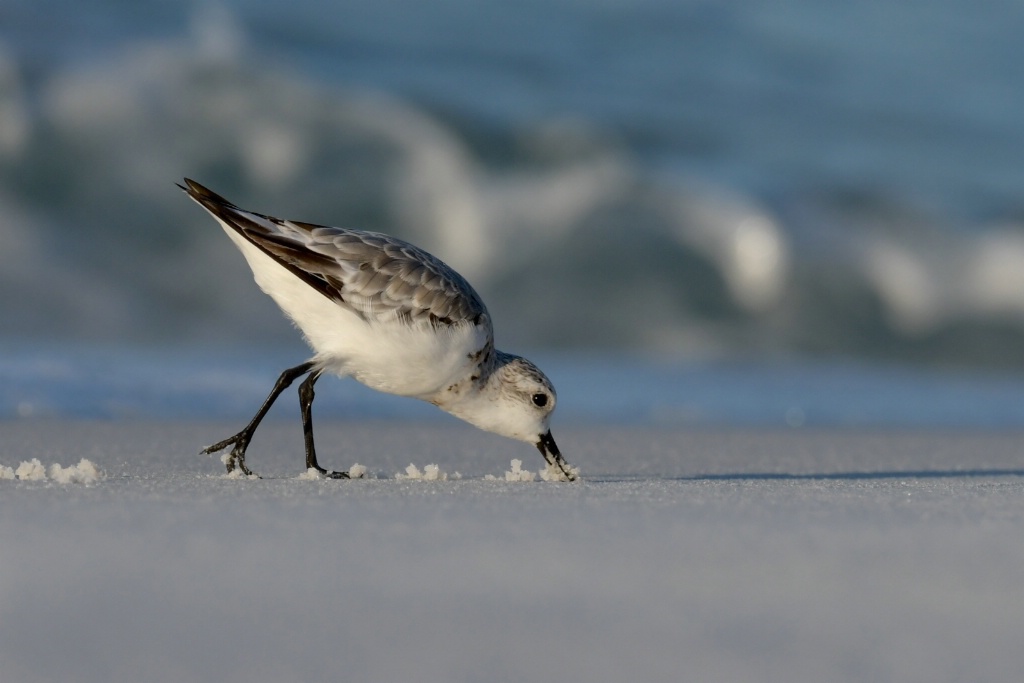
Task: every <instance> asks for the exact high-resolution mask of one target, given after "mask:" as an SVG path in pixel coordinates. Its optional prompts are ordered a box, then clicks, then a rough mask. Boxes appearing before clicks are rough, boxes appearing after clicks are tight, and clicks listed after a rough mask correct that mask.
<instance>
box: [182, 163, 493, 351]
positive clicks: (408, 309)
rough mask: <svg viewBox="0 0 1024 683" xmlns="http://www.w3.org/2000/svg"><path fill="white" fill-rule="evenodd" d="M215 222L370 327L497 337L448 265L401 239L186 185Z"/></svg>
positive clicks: (477, 301) (483, 310) (473, 295)
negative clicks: (472, 331)
mask: <svg viewBox="0 0 1024 683" xmlns="http://www.w3.org/2000/svg"><path fill="white" fill-rule="evenodd" d="M185 182H186V184H187V185H188V187H185V188H183V189H184V190H185V191H186V192H188V193H189V195H190V196H192V198H193V199H195V200H196V201H197V202H199V203H200V204H201V205H202V206H203V207H204V208H206V209H207V210H208V211H210V212H211V213H212V214H213V215H214V216H216V217H217V218H219V219H221V220H222V221H224V222H225V223H227V224H228V225H229V226H230V227H231V228H233V229H234V230H235V231H236V232H238V233H239V234H240V235H242V236H243V237H244V238H245V239H247V240H248V241H249V242H251V243H252V244H254V245H255V246H256V247H258V248H259V249H260V250H261V251H263V252H264V253H265V254H267V255H268V256H270V257H271V258H273V259H274V260H276V261H277V262H278V263H280V264H281V265H282V266H284V267H285V268H287V269H288V270H289V271H291V272H292V273H294V274H295V275H296V276H297V277H299V278H300V279H302V280H303V281H305V282H306V283H307V284H309V285H310V286H312V287H313V288H314V289H316V290H317V291H319V292H320V293H321V294H323V295H324V296H326V297H328V298H329V299H331V300H333V301H335V302H337V303H338V304H339V305H341V306H344V307H346V308H348V309H350V310H352V311H354V312H355V313H357V314H359V315H360V316H362V317H363V318H364V319H366V320H373V321H388V320H396V319H397V320H402V321H405V322H407V323H411V324H421V323H422V324H431V325H434V326H441V325H455V324H458V323H461V322H470V323H472V324H474V325H484V326H486V328H487V330H488V336H489V335H490V331H491V323H490V316H489V315H488V313H487V308H486V307H485V306H484V303H483V301H482V300H481V299H480V296H479V295H478V294H477V293H476V291H475V290H474V289H473V287H471V286H470V284H469V283H468V282H467V281H466V279H465V278H463V277H462V276H461V275H459V274H458V273H457V272H455V271H454V270H453V269H452V268H450V267H449V266H448V265H447V264H445V263H444V262H443V261H441V260H440V259H438V258H437V257H435V256H433V255H432V254H429V253H427V252H426V251H423V250H422V249H420V248H419V247H416V246H414V245H412V244H409V243H408V242H405V241H403V240H400V239H398V238H396V237H391V236H389V235H383V234H380V233H374V232H364V231H360V230H347V229H345V228H332V227H328V226H324V225H314V224H310V223H302V222H299V221H287V220H281V219H278V218H273V217H271V216H264V215H262V214H257V213H252V212H249V211H244V210H242V209H240V208H238V207H237V206H235V205H234V204H232V203H230V202H229V201H227V200H226V199H224V198H223V197H221V196H219V195H217V194H215V193H213V192H211V191H210V190H207V189H206V188H205V187H203V186H202V185H199V184H198V183H195V182H194V181H191V180H187V179H186V181H185Z"/></svg>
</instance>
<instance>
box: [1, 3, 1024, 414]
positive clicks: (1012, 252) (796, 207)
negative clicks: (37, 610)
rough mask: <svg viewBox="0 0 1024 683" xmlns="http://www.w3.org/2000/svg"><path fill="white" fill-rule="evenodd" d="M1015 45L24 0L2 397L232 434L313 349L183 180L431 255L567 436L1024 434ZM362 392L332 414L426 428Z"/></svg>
mask: <svg viewBox="0 0 1024 683" xmlns="http://www.w3.org/2000/svg"><path fill="white" fill-rule="evenodd" d="M1022 34H1024V5H1021V4H1020V3H1016V2H1009V1H1003V2H988V3H984V4H983V5H979V4H978V3H973V2H968V1H967V0H937V1H935V2H929V3H924V4H920V3H896V4H893V3H887V2H879V1H874V0H872V1H868V2H857V3H848V2H838V1H830V2H810V1H809V0H803V1H790V2H784V3H759V2H753V1H751V0H733V1H730V2H714V3H708V2H696V1H693V2H672V1H669V0H646V1H640V2H631V3H619V2H613V1H612V2H579V1H577V0H547V1H545V2H526V3H515V4H514V5H513V4H508V5H503V4H500V3H478V2H469V1H468V0H450V1H448V2H444V3H424V2H417V1H413V0H398V1H397V2H390V3H380V2H368V1H365V0H354V1H352V2H346V3H339V4H335V5H330V4H327V5H325V4H324V3H321V2H313V1H312V0H296V1H294V2H289V3H281V2H267V1H265V0H248V1H246V0H233V1H232V0H228V1H225V2H219V3H205V2H194V3H171V2H162V1H156V0H149V1H143V2H136V3H133V4H132V5H131V7H130V8H126V6H125V5H123V4H122V3H116V2H99V3H77V2H71V1H70V0H32V1H31V2H30V1H28V0H10V1H8V2H5V3H4V5H3V7H2V8H0V351H2V352H3V356H2V357H0V364H2V367H3V368H4V370H3V373H4V375H3V377H2V378H0V379H3V381H4V386H3V388H2V389H0V396H2V403H0V416H15V415H36V416H38V415H57V416H80V417H87V416H94V417H116V416H122V415H124V416H130V415H139V416H161V415H164V416H201V415H210V416H222V417H228V416H232V417H237V416H239V415H242V414H243V413H246V412H249V411H250V410H251V408H250V406H251V405H252V404H253V403H254V402H258V401H259V400H260V399H261V397H262V395H263V394H264V393H265V391H266V388H267V383H268V382H269V381H271V380H272V378H273V377H274V376H275V375H276V373H277V372H278V371H279V370H280V368H281V367H283V366H285V365H287V364H288V363H289V362H294V361H295V359H297V358H301V357H303V354H304V351H303V350H302V349H301V346H299V345H298V342H297V341H296V340H295V334H294V331H293V330H292V329H291V328H290V327H289V325H288V324H287V323H285V322H284V321H283V320H282V319H281V317H280V315H279V313H278V312H277V311H276V309H275V308H274V306H273V304H272V303H270V302H269V301H268V300H267V299H266V297H264V296H263V295H262V294H261V293H260V292H259V291H258V290H257V288H256V287H255V286H254V285H253V283H252V281H251V277H250V274H249V273H248V271H247V269H246V267H245V265H244V263H243V262H242V259H241V258H240V257H239V256H238V254H237V253H236V252H235V250H234V248H233V247H232V245H231V244H230V243H229V242H228V241H227V240H226V239H225V238H224V235H223V234H222V233H221V232H220V231H219V230H218V229H217V227H216V226H215V225H214V224H213V223H212V221H210V220H209V218H208V217H207V216H205V215H203V214H202V212H200V211H199V210H198V209H197V208H196V207H195V206H194V205H192V204H191V203H190V202H188V201H186V199H185V198H184V197H183V196H182V195H181V193H180V192H179V191H178V190H177V188H175V187H174V182H176V181H178V180H179V179H180V178H181V177H183V176H189V177H194V178H196V179H198V180H200V181H202V182H204V183H206V184H208V185H210V186H211V187H213V188H214V189H215V190H217V191H218V192H221V193H222V194H225V195H227V196H228V197H229V198H231V199H232V200H234V201H235V202H237V203H238V204H240V205H243V206H246V207H249V208H252V209H255V210H259V211H263V212H267V213H273V214H278V215H283V216H286V217H292V218H298V219H304V220H309V221H315V222H323V223H329V224H339V225H346V226H355V227H365V228H368V229H375V230H382V231H385V232H389V233H393V234H397V235H400V236H402V237H405V238H407V239H410V240H412V241H414V242H416V243H417V244H420V245H421V246H424V247H425V248H427V249H429V250H431V251H432V252H434V253H436V254H438V255H439V256H441V257H442V258H443V259H444V260H446V261H447V262H449V263H450V264H451V265H453V266H454V267H456V268H457V269H458V270H460V271H461V272H463V273H464V274H465V275H466V276H467V277H468V278H469V280H470V281H471V282H473V284H474V285H475V286H476V287H477V289H478V290H479V291H480V293H481V294H482V295H483V297H484V299H485V300H486V301H487V303H488V306H489V307H490V309H491V313H492V314H493V317H494V319H495V320H496V331H497V336H498V342H499V346H501V347H505V348H509V349H513V350H514V349H524V348H525V349H530V348H532V349H538V350H539V351H538V353H537V354H534V355H539V356H540V357H544V356H546V357H547V358H548V359H549V361H548V366H547V367H548V368H549V371H550V372H549V374H551V375H552V376H553V377H555V378H556V380H557V381H558V384H559V387H560V390H561V392H562V394H563V396H562V401H561V405H560V415H563V416H564V419H578V420H582V421H586V420H594V419H600V420H604V419H615V420H620V419H621V420H626V421H633V422H636V423H643V424H658V423H661V422H669V423H693V424H716V423H723V422H724V423H741V424H779V425H798V426H799V425H814V424H854V425H857V424H875V425H881V424H904V423H907V424H931V425H939V424H955V425H967V426H970V425H976V426H1014V425H1017V424H1019V422H1020V416H1019V414H1018V412H1019V411H1018V410H1017V408H1016V406H1017V405H1019V404H1020V401H1019V398H1020V391H1019V387H1018V386H1017V383H1018V382H1019V381H1020V380H1024V374H1021V370H1022V369H1024V352H1022V349H1024V210H1022V209H1024V201H1022V197H1024V193H1022V190H1021V188H1022V187H1024V164H1022V163H1021V159H1024V126H1022V125H1021V123H1020V112H1021V111H1024V80H1022V79H1021V78H1020V76H1019V71H1020V65H1021V64H1022V63H1024V42H1022V41H1021V40H1020V36H1021V35H1022ZM277 348H286V349H289V351H288V352H287V353H285V352H281V353H278V352H276V351H267V349H277ZM580 359H583V360H580ZM637 359H656V360H637ZM169 368H171V369H173V372H168V369H169ZM607 387H614V391H608V390H607ZM359 391H360V390H359V389H358V387H355V385H353V384H352V383H348V384H342V385H339V386H338V390H337V393H336V394H334V398H329V397H328V396H326V395H325V396H324V397H323V398H321V399H318V401H321V400H322V401H324V405H325V407H326V408H327V409H328V410H332V411H334V409H337V411H336V412H338V413H342V414H354V415H360V414H364V413H365V414H366V415H377V416H385V417H386V416H389V415H401V416H403V417H421V416H422V417H423V418H424V419H433V417H432V416H433V414H434V413H433V411H431V410H430V409H429V407H427V406H423V407H422V410H423V411H424V412H416V411H418V410H420V409H421V408H416V407H406V403H408V402H402V401H398V402H395V401H392V400H391V399H388V398H386V397H375V396H374V397H369V396H367V395H365V394H360V393H358V392H359ZM353 392H356V393H353ZM331 401H335V403H334V404H331V403H330V402H331ZM410 405H414V404H410ZM360 411H364V412H363V413H360ZM409 411H413V412H409Z"/></svg>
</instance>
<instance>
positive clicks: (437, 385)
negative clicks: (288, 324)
mask: <svg viewBox="0 0 1024 683" xmlns="http://www.w3.org/2000/svg"><path fill="white" fill-rule="evenodd" d="M225 232H227V233H228V236H229V237H231V239H232V241H234V243H235V245H236V246H237V247H238V248H239V249H240V250H241V252H242V254H243V255H244V256H245V259H246V261H248V263H249V267H250V268H251V269H252V272H253V276H254V278H255V280H256V283H257V284H258V285H259V286H260V288H261V289H262V290H263V291H264V292H266V293H267V295H269V296H270V297H271V298H272V299H273V300H274V301H275V302H276V303H277V305H278V306H280V307H281V310H283V311H284V312H285V314H287V315H288V317H289V318H291V319H292V321H293V322H294V323H295V325H296V326H298V328H299V329H300V330H301V331H302V334H303V336H304V337H305V338H306V341H307V342H308V343H309V345H310V346H311V347H312V348H313V350H314V352H315V354H316V355H315V360H316V361H317V362H318V363H319V364H321V366H322V367H323V368H324V369H325V370H327V371H329V372H333V373H335V374H338V375H341V376H351V377H353V378H355V379H356V380H358V381H359V382H361V383H363V384H365V385H366V386H368V387H370V388H372V389H376V390H377V391H383V392H385V393H389V394H398V395H401V396H411V397H415V398H421V399H424V400H430V398H431V397H432V396H434V395H435V394H437V393H438V392H440V391H444V390H445V389H446V388H447V387H449V386H450V385H452V384H454V383H456V382H458V381H460V380H462V379H464V378H466V377H467V376H469V374H470V373H471V372H472V371H473V369H474V368H475V366H476V361H475V360H473V359H471V358H470V356H471V355H472V354H474V353H475V352H476V351H478V350H479V349H480V348H482V347H483V345H484V343H485V342H486V332H485V331H484V330H482V329H480V328H479V327H477V326H475V325H471V324H469V323H466V324H462V325H455V326H450V327H444V326H442V327H439V328H433V327H431V326H429V325H418V326H410V325H406V324H404V323H398V322H393V323H369V322H367V321H365V320H364V319H363V318H362V317H361V316H359V315H358V314H356V313H354V312H353V311H351V310H349V309H347V308H344V307H342V306H339V305H338V304H337V303H335V302H334V301H331V300H330V299H328V298H327V297H325V296H324V295H322V294H321V293H320V292H318V291H316V290H315V289H313V288H312V287H310V286H309V285H307V284H306V283H305V282H303V281H302V280H300V279H299V278H297V277H295V276H294V275H293V274H292V273H291V272H289V271H288V269H287V268H285V267H284V266H281V265H280V264H278V263H277V262H276V261H274V260H273V259H272V258H270V257H269V256H267V255H266V254H264V253H263V252H262V251H260V250H259V249H258V248H257V247H256V246H254V245H253V244H251V243H249V242H248V241H247V240H246V239H245V238H243V237H242V236H241V235H239V234H238V233H237V232H235V231H234V230H232V229H231V228H228V227H225Z"/></svg>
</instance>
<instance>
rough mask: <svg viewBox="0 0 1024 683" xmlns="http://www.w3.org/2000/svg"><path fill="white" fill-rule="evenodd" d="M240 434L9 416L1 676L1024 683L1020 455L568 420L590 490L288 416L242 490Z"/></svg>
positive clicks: (934, 437) (564, 441)
mask: <svg viewBox="0 0 1024 683" xmlns="http://www.w3.org/2000/svg"><path fill="white" fill-rule="evenodd" d="M237 426H238V425H235V424H234V423H230V424H228V423H223V424H222V423H217V424H212V423H206V422H131V421H124V422H119V421H106V422H100V421H96V422H89V421H84V422H76V421H62V420H58V421H44V420H40V421H34V420H21V421H18V420H15V421H6V422H3V423H0V466H3V467H7V468H10V470H11V472H14V471H20V472H21V475H22V478H18V477H17V476H15V478H14V479H9V478H8V479H4V480H2V481H0V672H2V676H0V677H2V678H3V680H4V681H12V682H14V681H25V682H28V681H51V680H75V681H139V680H146V681H175V682H183V681H210V680H219V681H292V680H294V681H300V680H301V681H327V680H332V681H336V680H351V681H401V680H416V681H525V680H561V681H683V680H685V681H734V682H742V681H787V682H790V683H793V682H799V681H808V682H810V681H815V682H819V681H897V680H898V681H922V682H923V681H928V682H930V683H935V682H941V681H951V682H952V681H965V680H970V681H1011V680H1020V679H1021V676H1022V675H1024V651H1022V649H1021V647H1020V637H1021V633H1022V632H1024V609H1022V605H1024V542H1022V535H1021V529H1022V528H1024V455H1022V454H1021V453H1022V451H1024V434H1021V433H1014V432H1007V433H997V432H992V431H988V432H981V431H978V432H970V431H948V432H945V431H937V430H926V431H921V430H918V431H912V432H911V431H874V432H869V431H852V430H851V431H845V430H835V429H831V430H804V429H791V430H767V431H751V430H737V431H730V430H721V431H714V430H693V429H691V430H678V429H650V428H640V427H613V426H605V427H594V426H589V427H584V426H577V427H564V428H562V429H560V430H558V431H556V437H558V439H559V443H560V445H561V446H562V450H563V452H565V453H566V454H567V456H568V457H569V459H570V461H571V462H572V463H573V464H575V465H577V466H579V467H580V469H581V471H582V474H583V477H584V479H583V481H582V482H579V483H575V484H568V483H549V482H543V481H539V480H536V481H531V482H524V481H506V480H505V476H506V475H505V473H506V472H508V471H511V470H512V469H513V468H512V467H511V465H510V462H511V460H512V459H521V460H522V466H521V468H522V469H523V470H527V471H529V472H534V473H535V472H536V471H537V470H538V469H539V468H540V465H541V460H540V456H539V454H537V453H536V451H534V450H533V449H531V448H529V447H528V446H526V445H524V444H517V443H514V442H511V441H506V440H503V439H500V438H497V437H493V436H491V435H487V434H484V433H481V432H477V431H475V430H472V429H471V428H468V427H465V426H464V425H461V424H454V423H451V424H449V423H447V422H445V423H438V422H433V423H424V424H417V423H412V424H410V423H404V422H397V421H396V422H386V421H385V422H369V423H360V424H356V423H329V422H326V421H324V422H323V423H322V424H318V426H317V438H318V442H319V444H320V451H321V463H323V464H325V465H327V466H328V467H331V466H334V467H349V466H351V465H352V464H354V463H359V464H361V465H364V466H366V467H367V470H368V476H367V478H366V479H362V480H354V481H327V480H306V479H302V478H299V475H301V474H302V467H301V465H302V457H301V434H300V431H299V426H298V425H297V424H293V423H291V422H271V423H268V424H266V425H265V426H264V428H263V429H261V431H260V432H259V433H258V436H257V439H256V440H255V441H254V442H253V445H252V447H251V450H250V460H249V462H250V465H251V466H252V467H253V469H254V470H256V471H258V472H260V473H261V474H262V475H264V478H263V479H260V480H235V479H229V478H226V477H225V476H224V475H223V472H222V466H221V464H220V462H219V461H218V460H217V459H216V458H215V457H210V456H200V455H197V452H198V450H199V449H200V448H201V447H202V446H204V445H206V444H207V443H209V442H212V441H215V440H217V439H219V438H222V437H224V436H226V435H228V434H230V433H232V432H233V431H235V430H236V429H237ZM83 458H84V459H85V460H86V461H87V463H89V464H91V465H94V466H95V468H96V474H95V476H93V475H92V474H90V472H91V470H89V468H88V466H87V465H86V466H84V469H76V468H79V465H81V464H82V459H83ZM33 459H38V460H39V465H40V467H38V468H35V469H34V470H33V468H31V467H22V466H21V464H22V463H23V462H31V461H32V460H33ZM410 464H414V465H416V466H417V469H418V470H420V471H421V472H425V471H426V467H427V466H428V465H437V470H432V471H434V472H436V474H437V476H438V477H444V476H447V477H448V478H447V480H435V481H424V480H416V479H399V478H396V476H395V475H396V474H400V473H401V474H405V473H406V468H407V467H408V466H409V465H410ZM54 465H59V466H60V467H57V468H56V469H55V468H54ZM33 471H34V472H35V474H36V475H37V478H32V476H33V475H32V472H33ZM489 475H490V476H493V477H494V479H491V478H489Z"/></svg>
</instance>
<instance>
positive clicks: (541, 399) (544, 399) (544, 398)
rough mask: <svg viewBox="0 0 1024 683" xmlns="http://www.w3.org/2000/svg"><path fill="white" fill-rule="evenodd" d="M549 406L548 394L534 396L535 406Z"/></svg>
mask: <svg viewBox="0 0 1024 683" xmlns="http://www.w3.org/2000/svg"><path fill="white" fill-rule="evenodd" d="M547 404H548V395H547V394H534V395H533V405H535V406H537V407H538V408H543V407H544V406H546V405H547Z"/></svg>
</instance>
